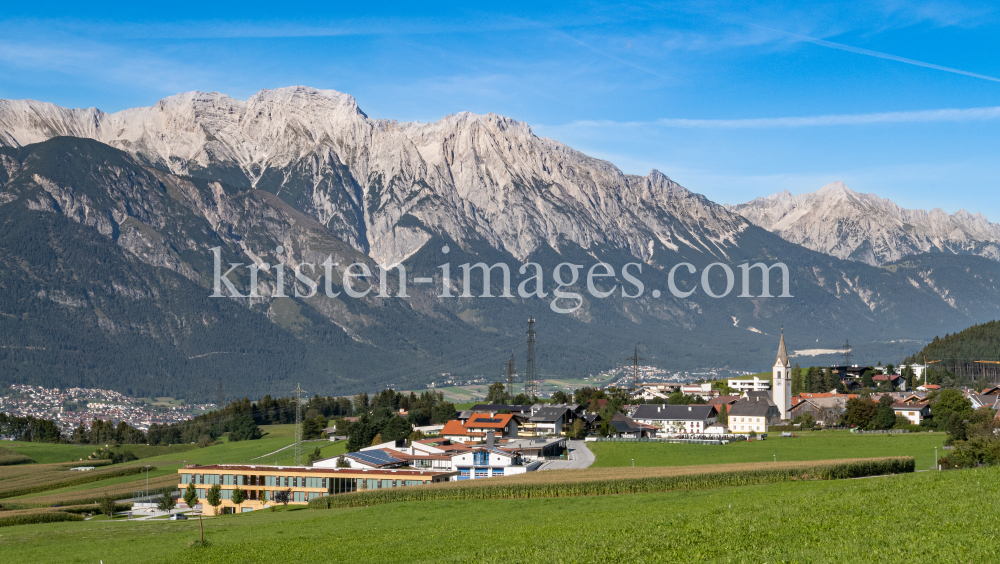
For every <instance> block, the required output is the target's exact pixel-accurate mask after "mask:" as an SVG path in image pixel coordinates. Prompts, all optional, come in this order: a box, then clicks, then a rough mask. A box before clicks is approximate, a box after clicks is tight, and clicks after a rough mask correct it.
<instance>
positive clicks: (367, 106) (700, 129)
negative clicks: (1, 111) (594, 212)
mask: <svg viewBox="0 0 1000 564" xmlns="http://www.w3.org/2000/svg"><path fill="white" fill-rule="evenodd" d="M137 4H142V5H137ZM354 4H357V3H344V5H340V4H339V3H335V2H324V3H316V4H315V5H310V4H308V3H301V2H296V3H288V4H287V5H283V4H281V3H275V2H268V3H253V2H241V3H232V4H221V3H216V4H210V3H206V2H199V3H193V2H173V3H168V4H163V3H134V2H130V3H121V4H115V3H72V4H71V3H66V4H62V3H44V2H43V3H27V2H24V3H18V4H17V5H6V6H4V9H3V11H2V15H0V18H2V19H0V98H15V99H16V98H33V99H38V100H45V101H50V102H54V103H56V104H59V105H63V106H69V107H90V106H96V107H98V108H100V109H102V110H105V111H109V112H110V111H117V110H120V109H123V108H127V107H133V106H147V105H151V104H153V103H155V102H156V101H157V100H159V99H160V98H162V97H165V96H169V95H171V94H175V93H178V92H182V91H189V90H205V91H212V90H214V91H219V92H225V93H228V94H230V95H231V96H234V97H237V98H241V99H246V98H247V97H249V96H250V95H252V94H253V93H254V92H256V91H258V90H260V89H262V88H275V87H281V86H288V85H293V84H304V85H309V86H314V87H317V88H332V89H336V90H340V91H343V92H348V93H350V94H352V95H354V96H355V98H357V100H358V103H359V105H360V106H361V108H362V109H363V110H364V111H365V112H366V113H368V115H370V116H372V117H377V118H392V119H398V120H400V121H412V120H418V121H422V122H423V121H434V120H437V119H439V118H440V117H441V116H443V115H447V114H449V113H453V112H458V111H463V110H468V111H473V112H477V113H486V112H495V113H499V114H503V115H507V116H511V117H513V118H516V119H519V120H522V121H526V122H528V123H529V124H531V126H532V127H533V129H534V131H535V132H536V133H538V134H539V135H544V136H547V137H552V138H555V139H558V140H560V141H563V142H565V143H567V144H568V145H570V146H572V147H574V148H577V149H579V150H582V151H584V152H586V153H588V154H591V155H594V156H598V157H601V158H606V159H608V160H610V161H611V162H613V163H615V164H616V165H617V166H619V168H621V169H623V170H624V171H626V172H630V173H638V174H645V173H647V172H648V171H649V169H651V168H657V169H659V170H661V171H663V172H664V173H665V174H667V175H669V176H671V177H672V178H674V179H675V180H677V181H678V182H680V183H681V184H683V185H684V186H686V187H688V188H690V189H692V190H694V191H696V192H700V193H702V194H705V195H706V196H708V197H709V198H711V199H712V200H714V201H717V202H720V203H739V202H743V201H746V200H750V199H752V198H754V197H757V196H764V195H768V194H771V193H774V192H777V191H780V190H785V189H787V190H790V191H791V192H793V193H802V192H811V191H814V190H816V189H818V188H820V187H821V186H822V185H823V184H825V183H827V182H830V181H834V180H843V181H845V182H846V183H847V184H848V185H849V186H851V187H852V188H854V189H855V190H857V191H862V192H873V193H875V194H878V195H880V196H883V197H888V198H891V199H893V200H894V201H896V202H897V203H899V204H900V205H903V206H905V207H914V208H925V209H929V208H933V207H940V208H942V209H944V210H946V211H948V212H949V213H951V212H954V211H956V210H958V209H960V208H965V209H967V210H969V211H972V212H977V211H978V212H982V213H984V214H985V215H986V216H987V217H988V218H989V219H990V220H991V221H994V222H1000V198H998V197H997V196H995V194H997V193H998V192H1000V180H998V179H1000V159H998V158H997V155H1000V141H998V139H1000V135H998V133H1000V57H998V53H1000V33H998V32H1000V29H998V28H1000V8H995V7H994V6H993V5H991V3H989V2H982V3H952V2H934V3H920V2H913V3H911V2H884V3H864V4H863V5H862V3H858V2H809V3H802V2H788V3H778V2H772V3H767V4H754V3H751V2H731V3H727V2H710V1H700V2H691V3H685V2H670V3H661V4H658V3H642V4H633V5H626V4H621V5H616V4H612V3H595V4H582V3H581V4H567V5H558V4H543V3H537V2H533V3H527V4H524V5H517V4H510V5H508V7H505V8H502V9H501V8H495V7H488V6H486V5H485V4H484V5H483V6H478V5H476V4H475V3H468V2H463V3H455V4H445V3H441V4H430V3H407V4H401V5H399V6H394V5H392V4H385V3H382V4H378V5H377V6H374V7H373V8H365V7H360V6H357V5H354Z"/></svg>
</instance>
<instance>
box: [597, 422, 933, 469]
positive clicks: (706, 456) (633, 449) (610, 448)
mask: <svg viewBox="0 0 1000 564" xmlns="http://www.w3.org/2000/svg"><path fill="white" fill-rule="evenodd" d="M798 434H799V435H800V436H798V437H796V438H790V439H782V438H775V437H772V438H770V439H767V440H766V441H746V442H738V443H731V444H728V445H721V446H716V445H685V444H672V443H619V442H607V443H588V444H587V446H588V447H589V448H590V450H591V451H593V453H594V455H595V456H596V457H597V461H596V462H595V463H594V467H595V468H601V467H615V466H631V465H632V459H633V458H634V459H635V465H636V466H689V465H695V464H724V463H735V462H767V461H773V460H775V458H774V457H775V455H777V460H778V462H782V461H792V460H830V459H834V458H872V457H878V456H912V457H913V458H914V459H916V461H917V469H918V470H922V469H927V468H930V467H931V466H932V465H933V464H934V447H935V446H936V447H938V455H939V456H940V455H942V454H943V451H942V450H941V448H940V447H941V446H943V445H944V439H945V434H944V433H910V434H906V435H852V434H851V433H849V432H847V431H817V432H804V433H798Z"/></svg>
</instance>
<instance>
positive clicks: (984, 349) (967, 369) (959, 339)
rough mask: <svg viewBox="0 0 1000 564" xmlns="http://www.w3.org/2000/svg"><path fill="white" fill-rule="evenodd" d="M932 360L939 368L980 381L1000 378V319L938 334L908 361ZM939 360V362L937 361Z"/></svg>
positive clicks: (921, 361)
mask: <svg viewBox="0 0 1000 564" xmlns="http://www.w3.org/2000/svg"><path fill="white" fill-rule="evenodd" d="M925 358H926V359H927V362H929V363H931V366H932V367H933V368H934V369H935V371H940V372H950V373H951V374H952V375H954V376H957V377H959V378H968V379H974V380H976V381H982V380H986V381H990V382H994V381H998V380H1000V321H990V322H988V323H982V324H979V325H973V326H972V327H969V328H968V329H965V330H964V331H959V332H958V333H954V334H951V335H948V334H946V335H945V336H944V337H943V338H940V337H934V340H933V341H931V343H930V344H928V345H927V346H926V347H924V348H923V350H921V351H920V352H919V353H917V354H914V355H912V356H910V357H908V358H907V359H906V362H907V363H923V362H924V359H925ZM935 361H936V362H935Z"/></svg>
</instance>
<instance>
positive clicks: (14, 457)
mask: <svg viewBox="0 0 1000 564" xmlns="http://www.w3.org/2000/svg"><path fill="white" fill-rule="evenodd" d="M32 462H34V460H32V459H31V457H30V456H25V455H23V454H21V453H19V452H17V451H16V450H12V449H9V448H5V447H0V466H14V465H16V464H31V463H32Z"/></svg>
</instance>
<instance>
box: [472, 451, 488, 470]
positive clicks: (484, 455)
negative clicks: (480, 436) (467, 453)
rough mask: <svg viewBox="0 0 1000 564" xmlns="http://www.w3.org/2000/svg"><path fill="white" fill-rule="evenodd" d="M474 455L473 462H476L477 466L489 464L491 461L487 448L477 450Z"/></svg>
mask: <svg viewBox="0 0 1000 564" xmlns="http://www.w3.org/2000/svg"><path fill="white" fill-rule="evenodd" d="M473 457H474V462H473V464H475V465H476V466H488V465H489V463H490V453H489V452H487V451H485V450H481V451H478V452H476V453H475V454H474V455H473Z"/></svg>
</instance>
